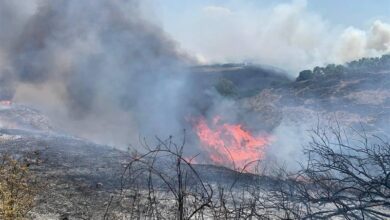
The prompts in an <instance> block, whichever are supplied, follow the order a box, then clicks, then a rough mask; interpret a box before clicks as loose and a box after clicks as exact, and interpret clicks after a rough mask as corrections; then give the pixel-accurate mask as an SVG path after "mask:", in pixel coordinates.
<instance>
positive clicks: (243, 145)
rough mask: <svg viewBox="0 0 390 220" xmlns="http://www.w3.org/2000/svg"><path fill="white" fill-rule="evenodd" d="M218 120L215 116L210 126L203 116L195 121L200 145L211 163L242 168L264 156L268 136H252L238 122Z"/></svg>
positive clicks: (268, 139)
mask: <svg viewBox="0 0 390 220" xmlns="http://www.w3.org/2000/svg"><path fill="white" fill-rule="evenodd" d="M220 120H221V119H220V117H218V116H217V117H215V118H214V119H213V120H212V124H211V126H209V124H208V123H207V121H206V120H205V119H204V118H200V119H198V120H196V121H195V122H196V123H195V131H196V133H197V135H198V137H199V140H200V142H201V147H202V148H203V149H204V150H205V151H206V152H207V153H208V156H209V158H210V160H211V161H212V162H213V163H215V164H219V165H225V166H226V165H227V166H231V165H234V167H235V168H240V169H243V168H244V167H245V166H246V164H248V163H250V162H253V161H256V160H259V159H262V158H263V157H264V147H265V146H266V145H267V144H268V143H269V141H270V137H268V136H267V135H266V136H254V135H252V134H251V133H250V132H249V131H247V130H245V129H244V128H243V126H242V125H240V124H228V123H220Z"/></svg>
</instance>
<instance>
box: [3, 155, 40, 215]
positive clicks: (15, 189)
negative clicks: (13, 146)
mask: <svg viewBox="0 0 390 220" xmlns="http://www.w3.org/2000/svg"><path fill="white" fill-rule="evenodd" d="M33 179H34V178H33V175H32V174H31V173H30V172H29V163H24V162H21V161H18V160H15V159H13V158H11V157H10V156H8V155H2V156H1V157H0V219H5V220H8V219H9V220H11V219H12V220H13V219H22V218H23V217H25V216H26V214H27V213H28V212H29V211H30V210H31V208H32V207H33V205H34V198H35V195H36V193H37V187H36V183H35V182H34V181H32V180H33Z"/></svg>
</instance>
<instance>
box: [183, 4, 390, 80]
mask: <svg viewBox="0 0 390 220" xmlns="http://www.w3.org/2000/svg"><path fill="white" fill-rule="evenodd" d="M200 13H201V15H200V16H199V19H197V20H196V21H193V22H192V24H191V26H190V27H191V30H193V31H194V32H197V33H202V35H201V36H198V37H197V38H191V36H188V35H185V34H181V35H178V36H179V37H181V38H180V39H178V40H179V42H181V43H182V45H183V47H185V48H188V49H189V50H191V51H193V52H194V53H196V54H198V56H199V57H201V58H202V59H203V60H205V61H207V62H221V61H222V62H240V61H250V62H254V63H260V64H267V65H272V66H278V67H282V68H284V69H286V70H288V71H289V72H290V75H291V76H293V77H296V76H297V74H298V72H299V71H300V70H302V69H307V68H313V67H315V66H323V65H326V64H329V63H336V64H342V63H345V62H348V61H352V60H355V59H359V58H362V57H375V56H380V55H383V54H386V53H389V52H390V37H389V36H390V24H389V23H386V22H384V21H381V20H376V21H374V22H372V23H371V25H369V26H368V27H367V28H366V29H360V28H357V27H353V26H350V27H348V26H347V27H345V26H342V25H341V24H337V25H334V24H331V23H330V22H329V21H328V20H327V19H326V18H324V17H322V16H320V15H319V14H317V13H315V12H313V11H311V10H309V9H308V6H307V1H304V0H300V1H299V0H298V1H291V2H288V3H279V4H272V5H271V6H268V7H263V8H259V7H258V6H252V5H250V4H249V3H245V2H244V3H243V2H240V3H237V2H236V1H227V2H226V3H224V5H221V6H216V5H214V6H213V5H210V6H207V7H205V8H204V9H203V10H202V12H200ZM205 24H207V25H205ZM183 28H185V27H183ZM216 36H223V37H216ZM237 42H239V43H237Z"/></svg>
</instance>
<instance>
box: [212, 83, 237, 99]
mask: <svg viewBox="0 0 390 220" xmlns="http://www.w3.org/2000/svg"><path fill="white" fill-rule="evenodd" d="M215 89H216V90H217V91H218V93H219V94H221V95H222V96H230V97H232V96H235V95H237V88H236V86H235V85H234V83H233V82H232V81H231V80H229V79H226V78H221V79H220V80H219V81H218V83H217V85H216V86H215Z"/></svg>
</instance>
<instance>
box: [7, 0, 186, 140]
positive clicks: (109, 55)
mask: <svg viewBox="0 0 390 220" xmlns="http://www.w3.org/2000/svg"><path fill="white" fill-rule="evenodd" d="M0 10H1V12H0V22H1V27H2V28H1V30H0V41H1V42H2V44H1V45H0V83H1V90H2V92H1V93H2V94H3V96H5V97H2V98H3V99H12V98H13V99H15V100H17V101H20V102H32V103H30V104H33V105H35V106H36V107H38V108H39V109H42V110H44V111H47V113H49V114H50V113H52V115H53V114H54V115H55V117H52V118H54V119H55V120H57V121H58V123H59V124H60V125H61V126H63V127H67V128H68V129H71V130H73V131H76V132H77V133H79V134H82V135H86V136H90V137H92V138H95V139H96V138H98V139H101V141H104V142H106V143H107V142H109V141H112V140H116V141H117V142H119V143H121V144H124V143H125V142H126V141H128V140H129V139H130V138H134V137H130V136H131V134H136V132H140V133H142V134H143V135H150V134H153V135H156V134H161V135H167V134H169V133H170V132H175V131H180V129H181V125H179V124H180V121H179V120H180V118H184V116H183V114H182V112H181V111H182V110H183V107H182V106H187V105H186V103H184V100H185V99H183V98H182V97H183V96H184V95H185V91H186V89H185V88H186V87H188V86H187V83H186V77H187V75H186V74H185V72H186V68H185V66H187V65H188V64H189V63H191V62H192V61H191V59H190V58H189V57H188V56H186V55H185V54H183V53H181V52H179V49H178V47H177V45H176V43H175V42H174V41H172V40H170V39H169V38H168V37H167V36H166V35H165V34H164V33H163V31H162V30H161V29H160V28H159V27H157V26H156V25H154V24H152V23H151V22H150V21H149V20H150V19H146V18H145V17H144V14H143V11H142V4H141V2H140V1H137V0H130V1H124V0H114V1H103V0H97V1H96V0H88V1H78V0H60V1H45V0H42V1H28V2H24V1H23V2H22V1H11V0H5V1H1V2H0ZM162 133H163V134H162ZM165 133H167V134H165ZM105 134H106V135H105ZM135 136H137V135H135Z"/></svg>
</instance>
